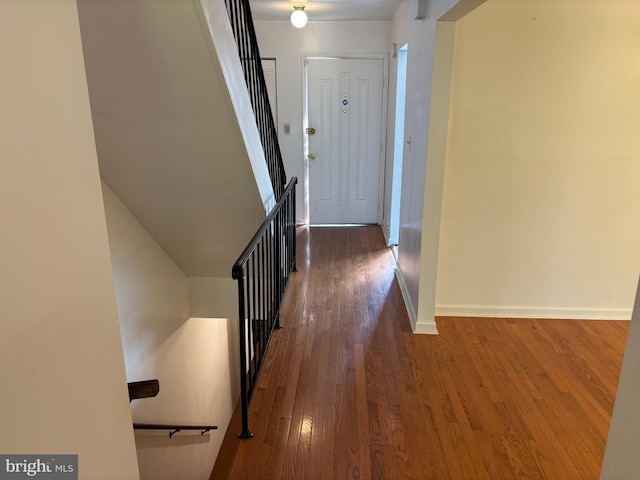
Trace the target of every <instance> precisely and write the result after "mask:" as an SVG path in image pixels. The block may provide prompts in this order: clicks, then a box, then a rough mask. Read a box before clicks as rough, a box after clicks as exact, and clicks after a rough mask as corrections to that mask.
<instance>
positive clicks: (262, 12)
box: [250, 0, 401, 22]
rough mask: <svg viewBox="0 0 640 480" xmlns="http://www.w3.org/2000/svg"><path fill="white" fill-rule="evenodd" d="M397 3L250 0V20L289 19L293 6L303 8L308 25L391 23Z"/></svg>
mask: <svg viewBox="0 0 640 480" xmlns="http://www.w3.org/2000/svg"><path fill="white" fill-rule="evenodd" d="M400 2H401V0H300V1H292V0H250V3H251V12H252V14H253V18H254V20H289V16H290V15H291V12H293V5H305V12H307V15H308V17H309V21H310V22H314V21H329V20H352V21H358V20H361V21H372V20H391V17H393V14H394V13H395V11H396V9H397V8H398V5H400Z"/></svg>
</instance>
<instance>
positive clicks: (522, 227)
mask: <svg viewBox="0 0 640 480" xmlns="http://www.w3.org/2000/svg"><path fill="white" fill-rule="evenodd" d="M639 21H640V4H638V3H637V2H627V1H604V0H603V1H590V2H584V1H578V0H563V1H559V2H539V1H532V0H531V1H530V0H521V1H517V2H514V1H507V0H489V1H488V2H487V3H486V4H485V5H483V6H481V7H479V8H478V9H477V10H475V11H474V12H472V13H471V14H470V15H468V16H467V17H465V18H463V19H462V20H460V21H459V22H458V25H457V30H456V43H455V61H454V80H453V89H452V97H451V102H452V103H451V116H450V130H449V144H448V156H447V162H446V176H445V189H444V200H443V214H442V226H441V236H440V254H439V264H438V283H437V310H436V313H438V314H442V315H487V316H539V317H547V316H550V317H573V318H630V312H631V306H632V303H633V294H634V286H635V284H636V280H637V276H638V266H639V265H640V250H639V249H638V245H639V244H640V223H639V222H638V221H637V219H638V213H639V212H640V197H638V195H637V192H638V190H639V189H640V135H638V131H640V115H639V114H638V112H640V90H639V89H638V84H639V81H640V29H638V22H639Z"/></svg>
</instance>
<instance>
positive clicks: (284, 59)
mask: <svg viewBox="0 0 640 480" xmlns="http://www.w3.org/2000/svg"><path fill="white" fill-rule="evenodd" d="M255 27H256V33H257V35H258V43H259V45H260V55H261V56H263V57H273V58H276V65H277V76H278V121H279V125H278V136H279V140H280V148H281V150H282V156H283V157H284V165H285V170H286V172H287V178H291V177H293V176H296V177H298V185H297V187H296V188H297V189H298V190H297V192H296V193H297V199H296V200H297V205H296V209H297V211H296V214H297V217H298V219H297V222H298V223H302V222H303V221H306V220H307V219H305V218H303V213H304V203H303V202H304V188H305V185H304V175H305V158H304V153H303V152H304V151H303V125H302V115H303V109H302V105H303V103H302V102H303V64H302V62H303V55H304V54H313V53H326V54H329V53H331V54H381V55H386V54H388V53H389V52H390V50H391V43H390V42H391V40H390V27H391V25H390V22H313V21H310V22H309V23H307V26H306V27H304V28H302V29H297V28H295V27H294V26H293V25H291V23H290V22H282V21H256V22H255ZM285 123H290V124H291V133H290V134H288V135H286V134H285V133H284V128H283V125H284V124H285Z"/></svg>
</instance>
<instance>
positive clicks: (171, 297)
mask: <svg viewBox="0 0 640 480" xmlns="http://www.w3.org/2000/svg"><path fill="white" fill-rule="evenodd" d="M103 191H104V205H105V212H106V217H107V227H108V232H109V246H110V248H111V259H112V265H113V277H114V283H115V290H116V298H117V303H118V314H119V317H120V325H121V333H122V343H123V346H124V354H125V363H126V369H127V377H128V380H129V381H139V380H149V379H154V378H157V379H158V380H159V381H160V393H159V394H158V396H157V397H155V398H149V399H141V400H135V401H134V402H133V403H132V405H131V409H132V414H133V419H134V421H136V422H139V423H164V424H186V425H189V424H191V425H218V426H219V429H218V430H216V431H212V432H211V433H209V434H208V435H205V436H202V437H201V436H200V433H199V432H198V431H193V432H184V433H179V434H177V435H175V436H174V437H173V438H172V439H169V437H168V432H166V431H163V432H145V431H137V432H136V437H135V439H136V446H137V453H138V463H139V465H140V476H141V478H142V479H153V480H160V479H176V478H180V479H202V478H208V476H209V474H210V473H211V469H212V468H213V464H214V462H215V459H216V456H217V454H218V451H219V449H220V445H221V443H222V440H223V438H224V434H225V431H226V428H227V425H228V423H229V420H230V418H231V415H232V413H233V408H234V406H235V403H236V400H237V398H238V395H239V386H238V383H239V381H238V378H239V374H238V365H237V364H238V360H237V359H238V354H237V348H236V347H235V345H237V334H236V333H235V330H236V328H237V322H236V321H232V320H227V319H225V318H189V314H190V302H189V297H190V292H189V281H188V279H187V277H186V276H185V275H184V273H183V272H182V271H181V270H180V269H179V268H178V267H177V266H176V265H175V264H174V262H173V261H172V260H171V259H170V258H169V257H168V255H167V254H166V253H165V252H164V251H163V250H162V249H161V248H160V247H159V246H158V244H157V243H156V241H155V240H154V239H153V238H152V237H151V236H150V235H149V233H148V232H147V231H146V230H144V228H143V227H142V226H141V225H140V223H139V222H138V220H137V219H136V218H135V217H134V216H133V215H132V214H131V212H130V211H129V210H128V209H127V208H126V207H125V206H124V205H123V204H122V203H121V202H120V200H119V199H118V198H117V197H116V196H115V195H114V193H113V192H112V191H111V190H110V189H109V188H108V187H107V185H106V184H104V185H103ZM229 342H231V345H233V346H232V347H231V348H229Z"/></svg>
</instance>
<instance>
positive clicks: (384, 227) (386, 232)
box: [380, 222, 391, 246]
mask: <svg viewBox="0 0 640 480" xmlns="http://www.w3.org/2000/svg"><path fill="white" fill-rule="evenodd" d="M380 228H382V234H383V235H384V242H385V243H386V244H387V246H389V245H390V244H389V237H390V236H391V232H390V231H389V225H387V224H386V223H385V222H381V223H380Z"/></svg>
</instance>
